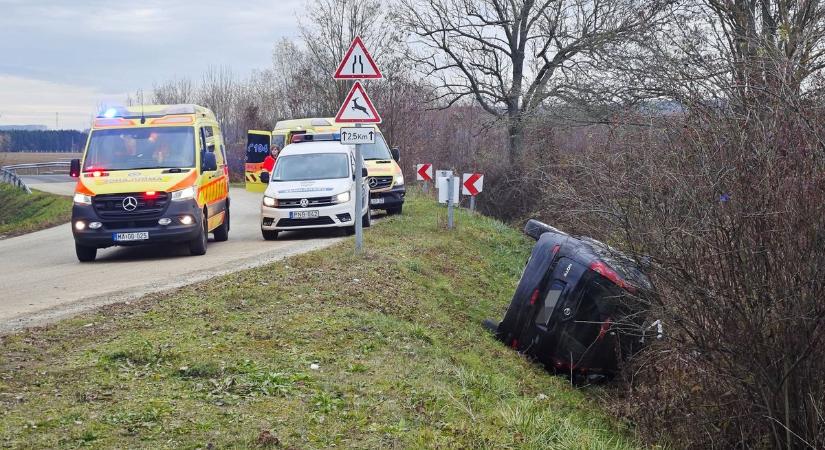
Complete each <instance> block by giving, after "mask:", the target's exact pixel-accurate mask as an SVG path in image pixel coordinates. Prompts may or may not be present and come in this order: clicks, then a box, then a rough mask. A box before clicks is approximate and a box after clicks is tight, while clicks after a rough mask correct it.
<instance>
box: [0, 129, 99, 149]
mask: <svg viewBox="0 0 825 450" xmlns="http://www.w3.org/2000/svg"><path fill="white" fill-rule="evenodd" d="M87 137H88V134H87V133H84V132H82V131H77V130H8V131H0V152H67V153H77V152H81V151H83V148H84V147H85V146H86V138H87Z"/></svg>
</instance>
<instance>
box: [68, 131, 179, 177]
mask: <svg viewBox="0 0 825 450" xmlns="http://www.w3.org/2000/svg"><path fill="white" fill-rule="evenodd" d="M191 167H195V137H194V132H193V129H192V127H157V128H122V129H113V130H95V131H93V132H92V137H91V140H90V141H89V150H88V151H87V152H86V159H85V160H84V163H83V170H84V171H91V170H135V169H161V168H191Z"/></svg>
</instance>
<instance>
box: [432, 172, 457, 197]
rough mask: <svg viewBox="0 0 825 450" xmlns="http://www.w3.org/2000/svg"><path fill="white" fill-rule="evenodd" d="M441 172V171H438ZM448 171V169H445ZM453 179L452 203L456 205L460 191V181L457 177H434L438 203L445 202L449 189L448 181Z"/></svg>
mask: <svg viewBox="0 0 825 450" xmlns="http://www.w3.org/2000/svg"><path fill="white" fill-rule="evenodd" d="M439 172H441V171H439ZM446 172H449V171H446ZM450 180H452V181H453V204H454V205H458V201H459V192H460V191H461V185H460V183H461V181H460V180H459V178H458V177H440V178H436V181H437V187H438V203H444V204H447V198H448V197H447V191H448V189H449V186H448V183H449V182H450Z"/></svg>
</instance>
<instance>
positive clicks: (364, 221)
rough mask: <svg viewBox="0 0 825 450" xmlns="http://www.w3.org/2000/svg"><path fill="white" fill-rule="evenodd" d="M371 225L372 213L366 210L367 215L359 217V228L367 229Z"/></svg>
mask: <svg viewBox="0 0 825 450" xmlns="http://www.w3.org/2000/svg"><path fill="white" fill-rule="evenodd" d="M371 225H372V212H371V211H370V210H369V209H367V213H366V214H364V215H363V216H361V227H362V228H369V227H370V226H371Z"/></svg>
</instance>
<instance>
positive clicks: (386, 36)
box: [301, 0, 404, 114]
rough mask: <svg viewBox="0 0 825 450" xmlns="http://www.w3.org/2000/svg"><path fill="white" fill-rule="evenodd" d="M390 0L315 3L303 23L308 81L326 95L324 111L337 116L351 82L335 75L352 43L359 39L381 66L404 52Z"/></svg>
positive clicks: (350, 0)
mask: <svg viewBox="0 0 825 450" xmlns="http://www.w3.org/2000/svg"><path fill="white" fill-rule="evenodd" d="M389 11H391V8H390V7H389V5H388V2H387V0H360V1H354V0H315V1H314V2H313V4H312V5H311V6H310V8H309V12H310V14H309V16H310V17H312V22H310V23H305V22H302V23H301V36H302V38H303V43H304V45H305V46H306V49H307V54H308V56H309V61H310V62H311V64H312V71H311V72H312V73H313V74H315V76H314V77H311V78H308V79H307V80H308V81H309V80H311V81H312V82H313V84H314V86H313V88H314V89H315V90H316V91H319V92H322V93H323V94H324V96H325V110H326V111H329V112H330V113H331V114H334V113H335V112H336V111H337V109H338V107H339V106H340V105H341V103H342V102H343V101H344V97H345V96H346V95H347V91H348V90H349V87H350V83H347V82H335V81H333V80H332V73H333V72H334V70H335V68H336V67H337V66H338V63H339V62H340V61H341V60H342V59H343V57H344V53H345V52H346V51H347V48H348V47H349V45H350V43H351V42H352V40H353V39H355V37H356V36H360V37H361V39H362V40H363V41H364V43H365V44H366V46H367V48H368V49H369V50H370V53H371V54H372V56H373V57H374V58H375V60H376V62H377V63H378V64H379V66H380V65H383V64H389V63H390V62H391V60H392V59H393V58H395V57H397V55H398V52H399V51H402V52H403V50H404V45H403V40H402V38H401V33H400V31H399V30H398V29H397V27H394V26H392V24H391V21H390V16H389Z"/></svg>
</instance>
